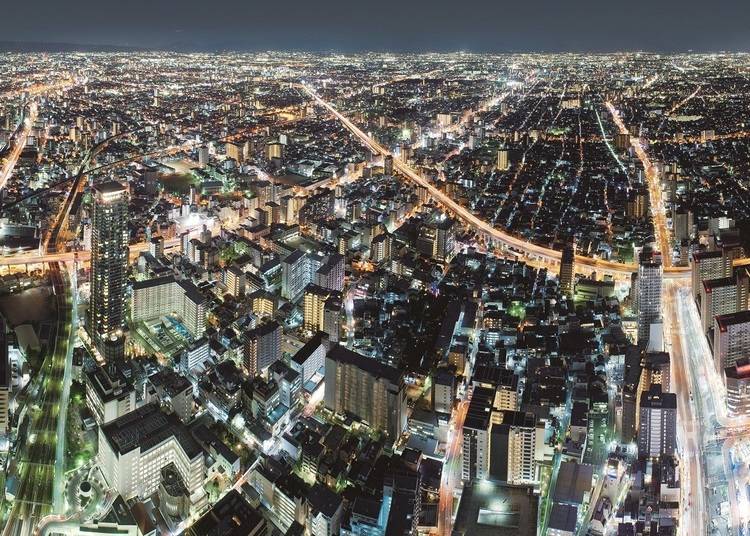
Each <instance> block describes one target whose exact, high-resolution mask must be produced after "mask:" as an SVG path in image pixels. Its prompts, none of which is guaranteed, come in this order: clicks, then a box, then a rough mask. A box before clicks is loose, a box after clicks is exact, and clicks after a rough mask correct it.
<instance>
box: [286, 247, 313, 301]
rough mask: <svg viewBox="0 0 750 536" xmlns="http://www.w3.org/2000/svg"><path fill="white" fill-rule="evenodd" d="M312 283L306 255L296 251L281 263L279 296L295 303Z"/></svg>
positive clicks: (308, 260)
mask: <svg viewBox="0 0 750 536" xmlns="http://www.w3.org/2000/svg"><path fill="white" fill-rule="evenodd" d="M311 281H312V277H311V274H310V259H309V258H308V255H307V253H305V252H304V251H302V250H299V249H296V250H294V251H293V252H292V253H290V254H289V255H287V257H286V258H285V259H284V260H283V261H281V296H282V297H283V298H286V299H287V300H291V301H296V300H298V299H299V297H300V296H301V295H302V293H303V292H304V290H305V287H306V286H307V285H308V284H309V283H310V282H311Z"/></svg>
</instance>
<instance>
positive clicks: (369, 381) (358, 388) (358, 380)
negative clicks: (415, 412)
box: [324, 345, 407, 441]
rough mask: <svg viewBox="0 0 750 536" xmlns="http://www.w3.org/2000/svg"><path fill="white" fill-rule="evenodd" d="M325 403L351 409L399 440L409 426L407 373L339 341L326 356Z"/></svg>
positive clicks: (336, 408) (346, 410)
mask: <svg viewBox="0 0 750 536" xmlns="http://www.w3.org/2000/svg"><path fill="white" fill-rule="evenodd" d="M324 400H325V406H326V407H327V408H328V409H330V410H332V411H334V412H336V413H340V414H342V415H343V414H346V413H350V414H353V415H356V416H357V417H359V418H360V419H362V420H363V421H365V422H367V423H368V424H369V425H370V426H371V427H372V428H374V429H377V430H381V431H383V432H385V433H386V434H388V438H389V440H390V441H395V440H397V439H398V438H399V436H400V435H401V432H403V431H404V429H405V428H406V410H407V407H406V390H405V387H404V380H403V374H402V373H401V372H400V371H399V370H398V369H396V368H394V367H390V366H388V365H384V364H382V363H379V362H378V361H377V360H375V359H372V358H369V357H366V356H363V355H361V354H358V353H356V352H352V351H351V350H349V349H347V348H345V347H344V346H340V345H335V346H333V347H332V348H331V350H330V351H329V352H328V355H327V356H326V360H325V395H324Z"/></svg>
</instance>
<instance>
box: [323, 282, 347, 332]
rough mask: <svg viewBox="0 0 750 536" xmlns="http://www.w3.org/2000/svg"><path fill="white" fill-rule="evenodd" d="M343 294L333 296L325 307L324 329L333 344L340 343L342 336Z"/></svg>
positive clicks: (336, 293)
mask: <svg viewBox="0 0 750 536" xmlns="http://www.w3.org/2000/svg"><path fill="white" fill-rule="evenodd" d="M341 307H342V302H341V294H339V293H338V292H335V293H333V294H331V295H330V296H329V297H328V299H327V300H326V302H325V304H324V305H323V328H322V330H321V331H323V332H325V333H327V334H328V337H329V340H330V341H331V342H339V338H340V334H341Z"/></svg>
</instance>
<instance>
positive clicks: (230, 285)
mask: <svg viewBox="0 0 750 536" xmlns="http://www.w3.org/2000/svg"><path fill="white" fill-rule="evenodd" d="M224 284H225V285H226V286H227V292H228V293H229V294H231V295H232V296H240V295H241V294H244V293H245V286H246V283H245V272H243V271H242V269H241V268H240V267H239V266H236V265H232V266H229V267H228V268H226V269H225V270H224Z"/></svg>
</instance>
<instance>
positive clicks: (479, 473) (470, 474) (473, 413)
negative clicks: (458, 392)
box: [461, 387, 495, 482]
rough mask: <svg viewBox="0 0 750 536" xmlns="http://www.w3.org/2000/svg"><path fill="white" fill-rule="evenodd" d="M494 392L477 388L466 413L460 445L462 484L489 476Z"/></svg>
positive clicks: (489, 389)
mask: <svg viewBox="0 0 750 536" xmlns="http://www.w3.org/2000/svg"><path fill="white" fill-rule="evenodd" d="M494 399H495V390H494V389H491V388H488V387H477V388H475V389H474V392H473V393H472V395H471V402H470V403H469V408H468V410H467V412H466V419H465V420H464V428H463V443H462V445H461V449H462V451H461V460H462V466H461V478H462V480H463V481H464V482H472V481H474V480H484V479H486V478H489V476H490V428H491V427H492V403H493V401H494Z"/></svg>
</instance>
